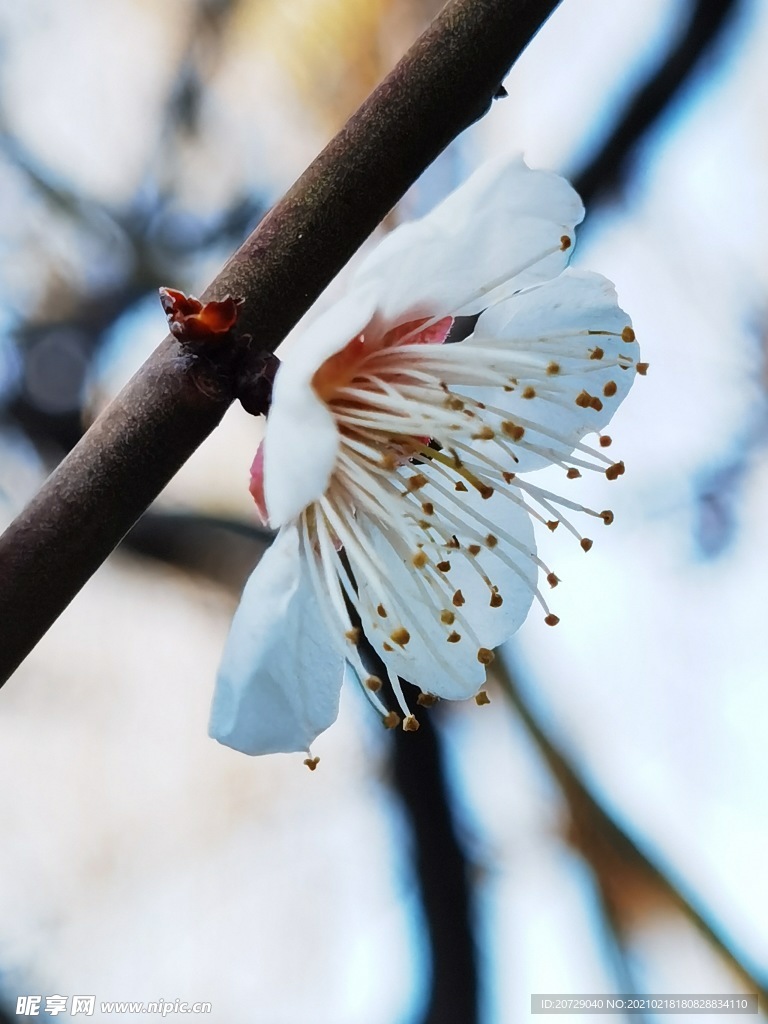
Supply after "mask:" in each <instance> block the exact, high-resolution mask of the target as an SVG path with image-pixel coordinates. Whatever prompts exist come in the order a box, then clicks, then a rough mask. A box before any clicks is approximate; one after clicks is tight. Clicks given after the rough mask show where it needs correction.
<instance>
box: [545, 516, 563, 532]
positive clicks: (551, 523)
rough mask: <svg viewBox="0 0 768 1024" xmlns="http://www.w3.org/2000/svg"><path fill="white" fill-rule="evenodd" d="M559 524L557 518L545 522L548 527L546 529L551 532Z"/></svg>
mask: <svg viewBox="0 0 768 1024" xmlns="http://www.w3.org/2000/svg"><path fill="white" fill-rule="evenodd" d="M559 525H560V520H559V519H550V520H549V521H548V522H547V529H548V530H551V531H552V533H554V532H555V530H556V529H557V528H558V526H559Z"/></svg>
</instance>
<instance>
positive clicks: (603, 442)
mask: <svg viewBox="0 0 768 1024" xmlns="http://www.w3.org/2000/svg"><path fill="white" fill-rule="evenodd" d="M612 444H613V438H612V437H609V436H608V434H601V435H600V447H601V448H610V447H611V445H612Z"/></svg>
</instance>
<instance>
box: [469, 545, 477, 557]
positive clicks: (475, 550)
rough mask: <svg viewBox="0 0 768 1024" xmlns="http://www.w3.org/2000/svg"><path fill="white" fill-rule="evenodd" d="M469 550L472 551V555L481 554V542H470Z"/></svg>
mask: <svg viewBox="0 0 768 1024" xmlns="http://www.w3.org/2000/svg"><path fill="white" fill-rule="evenodd" d="M467 551H468V552H469V553H470V555H479V554H480V545H479V544H469V545H467Z"/></svg>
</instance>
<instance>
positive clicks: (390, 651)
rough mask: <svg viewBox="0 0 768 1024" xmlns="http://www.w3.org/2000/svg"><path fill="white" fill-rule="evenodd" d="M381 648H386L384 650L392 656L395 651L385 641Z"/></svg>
mask: <svg viewBox="0 0 768 1024" xmlns="http://www.w3.org/2000/svg"><path fill="white" fill-rule="evenodd" d="M381 646H382V647H383V648H384V650H385V651H386V652H387V654H391V653H392V651H394V649H395V648H394V647H393V646H392V644H388V643H387V641H386V640H385V641H384V643H383V644H382V645H381Z"/></svg>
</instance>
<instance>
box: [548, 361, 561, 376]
mask: <svg viewBox="0 0 768 1024" xmlns="http://www.w3.org/2000/svg"><path fill="white" fill-rule="evenodd" d="M558 373H560V363H555V362H552V363H549V364H548V365H547V376H548V377H556V376H557V374H558Z"/></svg>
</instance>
